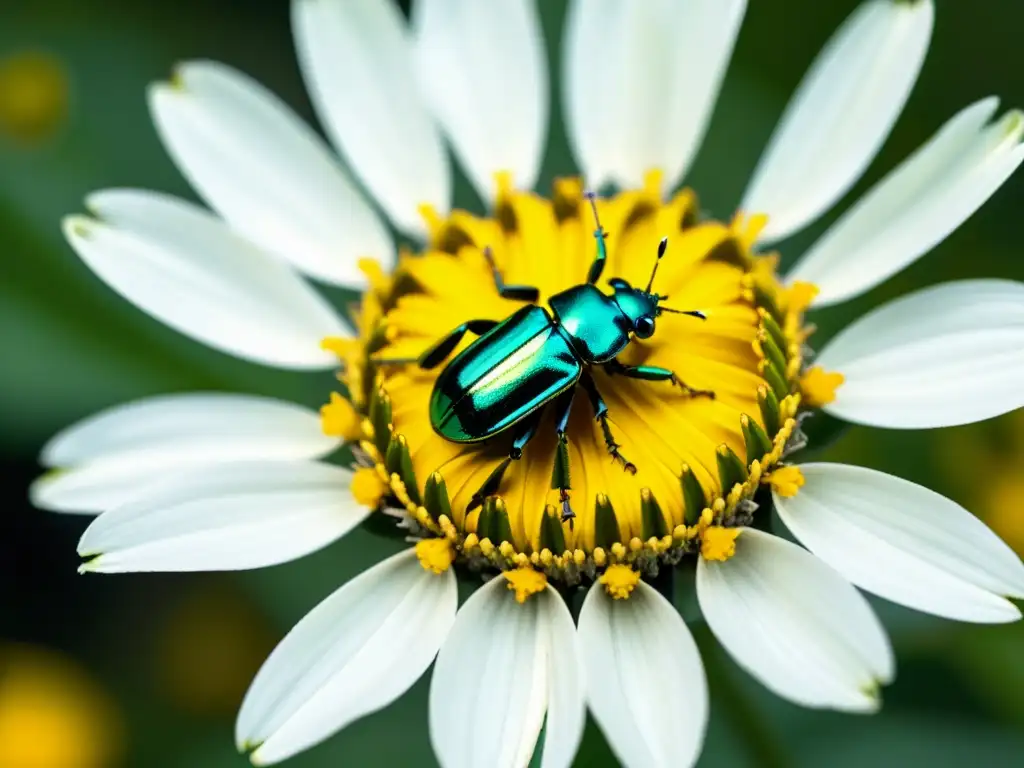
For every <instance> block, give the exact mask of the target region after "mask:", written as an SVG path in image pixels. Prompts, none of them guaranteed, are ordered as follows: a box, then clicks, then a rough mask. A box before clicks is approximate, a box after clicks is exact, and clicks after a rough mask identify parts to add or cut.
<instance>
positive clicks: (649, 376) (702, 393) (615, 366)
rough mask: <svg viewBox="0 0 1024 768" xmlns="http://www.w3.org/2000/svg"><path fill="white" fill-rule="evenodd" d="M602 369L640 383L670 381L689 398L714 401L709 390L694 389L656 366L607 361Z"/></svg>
mask: <svg viewBox="0 0 1024 768" xmlns="http://www.w3.org/2000/svg"><path fill="white" fill-rule="evenodd" d="M604 369H605V371H607V372H608V373H610V374H612V375H617V376H625V377H627V378H630V379H640V380H641V381H671V382H672V383H673V384H675V385H676V386H677V387H680V388H681V389H682V390H683V391H684V392H686V394H688V395H689V396H690V397H707V398H709V399H711V400H714V399H715V393H714V392H713V391H711V390H710V389H694V388H693V387H691V386H690V385H689V384H687V383H686V382H685V381H683V380H682V379H680V378H679V377H678V376H676V375H675V374H674V373H673V372H672V371H670V370H669V369H668V368H661V367H660V366H657V365H623V364H622V363H620V362H619V361H618V360H609V361H608V362H607V363H605V364H604Z"/></svg>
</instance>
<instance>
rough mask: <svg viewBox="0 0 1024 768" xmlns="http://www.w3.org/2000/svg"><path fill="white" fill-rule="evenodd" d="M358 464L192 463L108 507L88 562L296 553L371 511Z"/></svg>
mask: <svg viewBox="0 0 1024 768" xmlns="http://www.w3.org/2000/svg"><path fill="white" fill-rule="evenodd" d="M351 478H352V472H351V471H350V470H348V469H344V468H342V467H334V466H330V465H328V464H317V463H314V462H247V463H240V464H222V465H220V466H213V467H208V468H204V469H196V470H192V471H187V472H183V473H181V474H178V475H176V476H174V477H173V478H170V479H167V480H166V481H165V482H163V483H161V484H159V485H157V486H154V487H151V488H148V489H147V490H146V492H145V493H144V494H142V495H141V496H140V497H136V498H134V499H133V500H132V501H130V502H128V503H126V504H124V505H123V506H120V507H117V508H115V509H112V510H111V511H109V512H104V513H103V514H102V515H100V516H99V517H97V518H96V519H95V520H94V521H93V522H92V524H91V525H90V526H89V527H88V528H87V529H86V530H85V533H84V534H82V540H81V541H80V542H79V543H78V554H79V555H81V556H82V557H83V558H88V559H87V561H86V562H85V563H84V564H83V565H82V566H81V570H82V571H98V572H102V573H121V572H126V571H234V570H243V569H246V568H260V567H262V566H265V565H274V564H276V563H283V562H286V561H288V560H294V559H296V558H298V557H302V556H303V555H307V554H309V553H310V552H313V551H315V550H317V549H320V548H322V547H325V546H327V545H328V544H330V543H331V542H333V541H335V540H337V539H339V538H341V537H342V536H344V535H345V534H346V533H348V531H350V530H351V529H352V528H354V527H355V526H356V525H358V524H359V523H360V522H362V520H363V518H365V517H366V515H367V514H369V510H368V509H367V508H366V507H364V506H362V505H361V504H357V503H356V501H355V499H354V498H352V493H351V491H350V490H349V485H350V482H351Z"/></svg>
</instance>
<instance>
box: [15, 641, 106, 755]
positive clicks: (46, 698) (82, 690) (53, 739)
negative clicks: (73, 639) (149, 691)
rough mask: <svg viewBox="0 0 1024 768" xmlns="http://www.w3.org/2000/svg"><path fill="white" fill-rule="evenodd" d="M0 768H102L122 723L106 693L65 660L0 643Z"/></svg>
mask: <svg viewBox="0 0 1024 768" xmlns="http://www.w3.org/2000/svg"><path fill="white" fill-rule="evenodd" d="M0 670H3V672H2V674H0V768H106V766H112V765H115V764H116V763H117V759H118V757H119V756H120V753H121V746H122V727H121V726H122V724H121V718H120V714H119V713H118V711H117V710H116V709H115V707H114V704H113V702H112V701H111V699H110V698H109V696H108V695H107V693H106V692H105V691H104V690H103V689H102V688H101V687H100V686H99V685H98V684H97V682H96V681H95V680H93V679H92V678H91V677H90V676H89V675H88V673H87V672H86V671H85V670H84V669H82V668H81V667H80V666H78V665H77V664H76V663H75V662H74V661H72V660H71V659H69V658H67V657H65V656H62V655H60V654H58V653H56V652H53V651H49V650H45V649H43V648H37V647H31V646H24V645H14V644H11V645H5V646H0Z"/></svg>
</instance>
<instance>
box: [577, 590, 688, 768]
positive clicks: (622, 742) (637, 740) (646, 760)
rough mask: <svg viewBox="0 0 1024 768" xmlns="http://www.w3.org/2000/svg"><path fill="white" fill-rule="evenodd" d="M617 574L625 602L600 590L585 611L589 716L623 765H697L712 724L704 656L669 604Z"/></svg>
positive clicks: (584, 656)
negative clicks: (709, 725)
mask: <svg viewBox="0 0 1024 768" xmlns="http://www.w3.org/2000/svg"><path fill="white" fill-rule="evenodd" d="M619 575H622V576H624V577H625V579H626V580H625V581H624V582H623V585H624V586H625V587H626V590H627V592H626V595H623V593H622V592H618V593H617V594H618V597H619V599H616V598H614V597H612V596H611V595H609V594H608V592H607V591H606V588H605V586H604V585H603V584H601V583H598V584H595V585H594V586H593V587H592V588H591V591H590V592H589V593H588V594H587V597H586V599H585V601H584V603H583V608H582V609H581V611H580V619H579V637H580V650H581V658H582V661H583V666H584V671H585V672H586V674H587V688H588V700H589V704H590V708H591V711H592V712H593V713H594V717H595V719H596V720H597V722H598V724H599V725H600V726H601V730H602V731H603V732H604V734H605V737H606V738H607V739H608V742H609V744H610V746H611V748H612V751H613V752H614V753H615V755H616V756H617V757H618V758H619V760H620V761H621V762H622V763H623V764H624V765H680V766H684V765H693V764H694V763H695V762H696V761H697V758H698V757H699V755H700V751H701V747H702V745H703V741H704V734H705V730H706V728H707V720H708V693H707V681H706V678H705V675H704V667H703V664H702V662H701V659H700V653H699V651H698V650H697V646H696V643H695V642H694V640H693V637H692V636H691V634H690V632H689V629H688V628H687V627H686V624H685V622H684V621H683V619H682V617H681V616H680V615H679V613H678V612H677V611H676V609H675V607H674V606H673V605H672V604H671V603H669V602H668V600H666V599H665V598H664V597H663V596H662V595H661V594H660V593H658V592H657V590H655V589H654V588H653V587H651V586H649V585H648V584H646V583H644V582H642V581H640V580H639V579H635V578H634V577H633V576H629V575H628V574H625V572H622V573H620V574H619ZM652 692H656V693H657V695H653V693H652Z"/></svg>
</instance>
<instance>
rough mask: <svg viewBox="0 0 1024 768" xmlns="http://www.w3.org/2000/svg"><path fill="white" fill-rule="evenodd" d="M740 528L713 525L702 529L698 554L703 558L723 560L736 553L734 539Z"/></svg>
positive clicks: (740, 530) (737, 535)
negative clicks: (702, 534) (702, 533)
mask: <svg viewBox="0 0 1024 768" xmlns="http://www.w3.org/2000/svg"><path fill="white" fill-rule="evenodd" d="M741 532H742V529H740V528H722V527H721V526H718V525H713V526H711V527H710V528H708V529H707V530H705V531H704V536H703V537H702V538H701V542H700V554H701V557H703V558H704V559H705V560H718V561H723V562H724V561H725V560H728V559H729V558H730V557H732V556H733V555H735V554H736V539H737V538H738V537H739V535H740V533H741Z"/></svg>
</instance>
